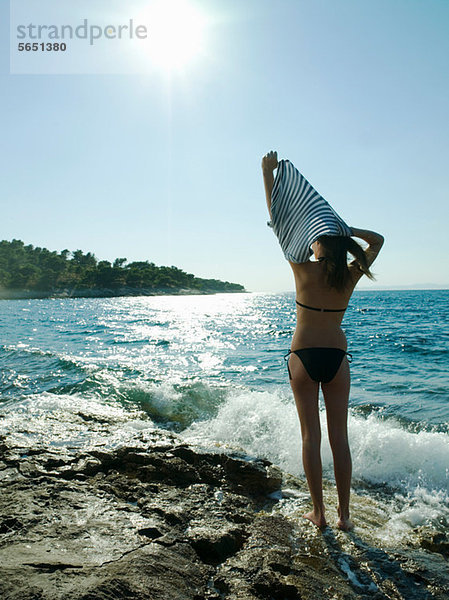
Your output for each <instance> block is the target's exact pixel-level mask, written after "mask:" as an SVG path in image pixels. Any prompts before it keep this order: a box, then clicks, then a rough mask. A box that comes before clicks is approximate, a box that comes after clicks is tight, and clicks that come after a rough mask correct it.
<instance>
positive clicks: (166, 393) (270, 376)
mask: <svg viewBox="0 0 449 600" xmlns="http://www.w3.org/2000/svg"><path fill="white" fill-rule="evenodd" d="M448 300H449V291H391V292H389V291H379V292H374V291H370V292H361V291H360V292H355V294H354V295H353V297H352V300H351V303H350V306H349V308H348V310H347V312H346V315H345V318H344V321H343V328H344V330H345V331H346V334H347V337H348V350H349V351H350V352H351V353H352V354H353V362H352V364H351V376H352V388H351V397H350V417H349V434H350V444H351V450H352V456H353V489H354V491H355V492H357V493H358V494H360V495H362V496H365V497H366V498H367V502H369V501H370V500H375V501H376V503H377V504H376V506H377V509H376V510H378V511H379V514H378V515H377V516H376V515H374V514H373V515H372V522H371V525H370V526H371V527H372V525H373V522H374V527H373V528H374V529H375V533H374V534H373V535H375V536H377V537H378V538H379V539H380V540H381V541H382V542H383V543H390V544H397V543H400V542H401V540H402V541H403V540H405V539H407V538H408V536H409V535H410V533H411V532H412V531H413V530H415V529H416V528H417V527H420V526H426V527H428V528H430V529H431V530H435V531H444V530H446V529H447V527H448V526H449V401H448V400H449V398H448V388H449V386H448V383H449V381H448V380H449V375H448V371H449V370H448V349H449V318H448V317H449V302H448ZM294 327H295V303H294V295H293V293H284V294H263V293H253V294H217V295H213V296H159V297H138V298H136V297H133V298H108V299H63V300H60V299H45V300H13V301H1V302H0V331H1V338H0V377H1V378H0V433H3V434H7V435H9V436H11V437H12V438H13V439H15V441H17V443H20V444H27V445H41V444H45V445H46V446H55V447H61V446H62V447H64V446H67V447H71V448H73V447H80V448H81V447H88V446H89V445H90V444H92V443H103V444H104V445H116V444H121V443H126V440H127V439H129V438H130V437H131V436H132V435H134V434H135V433H136V432H138V431H141V430H144V429H145V428H148V427H154V426H157V427H161V428H164V429H170V430H173V431H176V432H177V433H179V434H181V435H182V436H184V437H185V438H186V439H187V440H188V441H194V442H196V443H200V444H202V445H204V446H214V447H216V446H217V445H223V446H226V447H230V448H236V449H238V450H243V451H245V452H246V453H248V454H249V455H252V456H254V455H255V456H259V457H264V458H268V459H269V460H271V461H272V462H274V463H275V464H277V465H279V466H280V467H281V468H282V469H284V470H285V471H287V472H289V473H291V474H293V475H296V476H300V477H302V476H303V472H302V465H301V460H300V454H301V438H300V430H299V421H298V417H297V413H296V409H295V405H294V401H293V397H292V394H291V390H290V386H289V380H288V375H287V369H286V365H285V362H284V360H283V354H284V353H285V352H286V351H287V349H288V348H289V346H290V340H291V336H292V333H293V330H294ZM320 402H321V405H322V400H320ZM321 412H322V424H323V431H324V432H325V412H324V407H323V406H321ZM92 422H94V423H95V424H96V426H95V427H92ZM86 423H89V424H90V425H89V427H87V426H86ZM322 455H323V470H324V477H325V478H327V479H329V480H330V481H332V480H333V474H332V459H331V452H330V448H329V445H328V443H327V440H326V435H325V434H324V435H323V446H322ZM300 501H301V502H304V501H305V500H304V499H302V500H298V502H300ZM292 502H294V501H292ZM379 507H380V508H379ZM293 508H294V507H293ZM287 509H288V510H292V506H291V504H290V505H289V507H287V508H286V510H287Z"/></svg>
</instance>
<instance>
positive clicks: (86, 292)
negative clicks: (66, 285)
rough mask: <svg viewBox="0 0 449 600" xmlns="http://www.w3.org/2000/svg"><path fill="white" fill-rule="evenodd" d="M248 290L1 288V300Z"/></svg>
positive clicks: (188, 294)
mask: <svg viewBox="0 0 449 600" xmlns="http://www.w3.org/2000/svg"><path fill="white" fill-rule="evenodd" d="M246 293H248V292H247V290H245V289H243V290H213V289H204V290H196V289H193V288H156V289H155V288H133V287H122V288H115V289H114V288H89V289H79V288H78V289H77V288H75V289H71V290H69V289H63V290H53V291H40V290H8V289H0V300H40V299H45V298H56V299H57V298H120V297H125V296H205V295H210V294H246Z"/></svg>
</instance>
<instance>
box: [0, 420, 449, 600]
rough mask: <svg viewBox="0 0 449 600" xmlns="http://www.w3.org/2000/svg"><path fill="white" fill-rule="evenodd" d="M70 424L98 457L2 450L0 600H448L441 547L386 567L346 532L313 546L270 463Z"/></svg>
mask: <svg viewBox="0 0 449 600" xmlns="http://www.w3.org/2000/svg"><path fill="white" fill-rule="evenodd" d="M79 419H80V421H81V422H82V423H83V424H84V426H85V427H87V428H88V429H90V430H96V431H98V430H100V431H101V432H102V435H101V437H102V438H103V439H102V441H101V442H100V440H98V441H99V442H100V443H97V444H94V445H91V446H90V447H89V448H85V449H80V448H78V449H76V448H73V447H72V448H70V447H65V448H61V447H59V448H57V447H50V448H48V447H47V446H46V445H45V444H32V445H30V446H29V445H27V444H25V445H24V444H23V442H22V443H21V442H20V441H19V439H18V438H15V436H14V435H13V436H8V435H7V436H3V437H0V475H1V477H0V483H1V488H2V494H1V495H0V514H1V522H0V529H1V531H2V542H1V543H0V565H1V566H0V575H1V576H0V582H1V583H0V593H1V596H2V598H3V599H4V600H15V599H16V598H19V597H20V598H25V597H26V598H31V595H32V596H33V598H40V599H41V600H62V599H66V598H67V599H71V600H87V599H93V598H96V599H98V600H100V599H103V598H117V599H119V598H122V599H128V598H133V599H134V600H144V599H145V600H147V599H148V598H150V597H151V598H170V600H206V599H207V600H221V599H223V598H227V599H229V600H242V599H245V600H261V599H262V600H272V599H273V598H289V599H292V600H301V599H305V598H323V599H324V598H341V599H343V598H344V599H345V600H353V599H361V600H366V599H367V598H371V599H376V600H385V599H391V600H393V599H395V600H397V599H399V600H401V599H402V600H424V599H425V598H426V599H429V598H440V599H443V598H448V597H449V596H448V595H447V593H446V592H445V591H444V590H445V589H446V590H447V588H445V586H446V585H447V584H448V583H449V580H448V578H447V577H445V576H444V575H443V573H444V568H445V565H446V564H447V559H446V558H444V554H445V550H444V548H443V546H444V544H442V545H440V546H438V544H436V548H432V546H431V543H430V542H428V544H427V546H426V544H425V543H423V542H421V547H417V546H414V547H413V546H412V547H410V548H408V549H402V550H396V551H395V552H394V553H392V552H387V551H385V549H380V548H377V547H374V546H372V545H371V544H370V543H369V542H367V540H366V539H362V538H361V537H359V535H358V534H357V530H356V531H355V533H352V534H345V533H343V532H340V531H338V530H337V529H332V528H330V527H328V528H327V529H326V530H325V531H324V532H320V531H319V530H317V529H316V528H315V527H314V526H312V525H311V524H310V523H309V522H308V521H306V520H305V519H303V518H302V517H301V512H298V511H295V512H294V513H293V514H292V513H291V510H290V511H288V512H290V514H288V515H285V514H282V511H281V510H279V508H278V505H279V504H282V502H283V503H284V505H285V503H286V502H287V503H288V502H294V501H295V499H297V498H298V497H303V496H304V495H307V488H306V484H305V482H304V481H301V480H300V479H297V478H296V477H294V476H292V475H290V474H288V473H286V472H283V471H281V470H280V469H279V468H278V467H276V466H275V465H273V464H272V463H271V462H270V461H268V460H263V459H259V458H255V457H253V456H248V455H246V454H244V453H241V452H238V451H231V450H228V449H225V448H223V447H217V448H204V447H201V446H197V445H194V444H191V443H186V442H185V440H183V438H182V437H181V436H179V435H176V434H174V433H172V432H168V431H162V430H160V429H157V428H154V429H152V428H151V427H149V428H148V429H146V430H144V431H141V432H140V433H139V434H137V435H136V434H135V435H134V436H133V437H132V438H130V439H128V440H127V441H126V443H122V444H121V445H120V446H119V447H117V446H116V447H111V446H109V445H108V444H107V438H108V429H109V428H110V427H111V424H110V423H109V424H108V423H107V422H105V420H104V419H102V418H101V416H97V418H93V417H92V415H87V414H86V415H85V414H83V413H79ZM110 433H111V432H110ZM14 438H15V439H14ZM22 440H23V438H22ZM105 442H106V443H105ZM108 446H109V447H108ZM332 488H333V486H332V485H331V484H327V483H326V482H325V491H326V493H328V494H332V495H333V496H334V495H335V493H334V491H333V490H332ZM334 500H336V499H335V498H334ZM354 504H355V507H357V505H359V506H358V507H357V510H361V509H362V507H364V511H365V512H366V514H367V517H368V516H369V514H370V513H371V512H372V511H373V509H375V506H374V504H375V502H374V504H373V501H372V500H371V501H370V502H369V503H368V504H366V499H364V498H363V497H360V496H359V497H354ZM442 554H443V556H442ZM430 556H432V560H430Z"/></svg>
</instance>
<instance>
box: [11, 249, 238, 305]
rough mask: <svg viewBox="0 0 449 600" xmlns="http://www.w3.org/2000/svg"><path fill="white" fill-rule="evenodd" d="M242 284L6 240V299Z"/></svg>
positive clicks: (227, 288)
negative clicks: (98, 258)
mask: <svg viewBox="0 0 449 600" xmlns="http://www.w3.org/2000/svg"><path fill="white" fill-rule="evenodd" d="M244 291H245V288H244V287H243V286H242V285H240V284H238V283H229V282H228V281H219V280H218V279H202V278H200V277H195V276H194V275H192V274H191V273H186V272H185V271H183V270H182V269H178V268H177V267H173V266H171V267H163V266H162V267H158V266H156V265H155V264H154V263H152V262H149V261H147V260H146V261H137V262H130V263H128V261H127V259H126V258H116V259H115V260H114V262H112V263H111V262H109V261H107V260H100V261H99V260H97V258H96V257H95V255H94V254H92V253H91V252H87V253H83V252H82V250H75V251H74V252H71V251H69V250H62V251H61V252H59V253H58V252H57V251H51V250H47V248H40V247H35V246H32V245H31V244H29V245H25V244H24V242H22V241H21V240H12V241H11V242H9V241H7V240H2V241H1V242H0V298H2V299H12V298H50V297H55V298H64V297H70V298H76V297H112V296H141V295H143V296H152V295H159V294H214V293H219V292H244Z"/></svg>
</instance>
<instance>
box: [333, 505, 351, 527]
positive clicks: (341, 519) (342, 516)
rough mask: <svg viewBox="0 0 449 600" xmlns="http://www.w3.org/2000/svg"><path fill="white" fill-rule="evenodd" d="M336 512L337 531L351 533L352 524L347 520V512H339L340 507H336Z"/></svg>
mask: <svg viewBox="0 0 449 600" xmlns="http://www.w3.org/2000/svg"><path fill="white" fill-rule="evenodd" d="M337 511H338V521H337V527H338V529H341V530H342V531H351V529H354V523H353V522H352V521H351V519H350V518H349V510H348V511H345V512H344V513H343V512H342V511H341V510H340V507H338V509H337Z"/></svg>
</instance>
